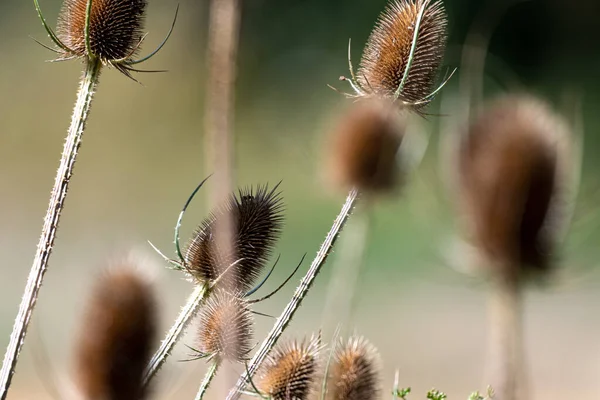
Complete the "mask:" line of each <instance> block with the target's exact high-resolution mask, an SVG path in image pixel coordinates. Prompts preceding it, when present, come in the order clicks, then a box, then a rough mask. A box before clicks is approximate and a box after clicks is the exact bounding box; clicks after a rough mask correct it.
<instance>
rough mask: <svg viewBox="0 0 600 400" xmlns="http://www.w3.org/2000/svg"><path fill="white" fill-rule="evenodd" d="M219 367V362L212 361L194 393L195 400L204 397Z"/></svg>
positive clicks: (200, 399)
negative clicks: (196, 391)
mask: <svg viewBox="0 0 600 400" xmlns="http://www.w3.org/2000/svg"><path fill="white" fill-rule="evenodd" d="M220 365H221V362H220V361H219V360H214V361H213V362H212V363H211V364H210V366H209V367H208V371H206V374H205V375H204V379H203V380H202V383H201V384H200V388H199V389H198V393H196V398H195V400H202V398H203V397H204V394H205V393H206V390H207V389H208V387H209V386H210V383H211V382H212V380H213V378H214V377H215V376H217V371H218V370H219V366H220Z"/></svg>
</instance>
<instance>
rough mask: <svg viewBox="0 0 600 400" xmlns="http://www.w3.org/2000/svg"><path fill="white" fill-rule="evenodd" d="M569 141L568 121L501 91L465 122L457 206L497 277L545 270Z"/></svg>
mask: <svg viewBox="0 0 600 400" xmlns="http://www.w3.org/2000/svg"><path fill="white" fill-rule="evenodd" d="M570 140H571V132H570V129H569V128H568V125H567V122H566V121H564V120H563V118H562V117H560V116H558V115H556V114H555V113H554V111H552V110H551V109H550V107H549V106H548V105H547V104H545V103H544V102H543V101H541V100H539V99H536V98H533V97H530V96H516V95H510V96H505V97H503V98H501V99H499V100H497V101H495V102H494V103H493V104H491V106H489V107H488V108H486V109H485V110H484V111H483V112H482V113H481V115H479V116H478V117H477V118H476V119H475V120H474V121H473V122H472V123H471V125H470V126H469V128H468V131H467V133H466V135H465V136H464V138H463V142H462V145H461V147H460V152H459V160H458V162H459V165H458V171H459V175H460V176H459V184H460V187H461V193H460V195H461V196H462V197H461V199H462V206H463V207H464V211H465V214H466V217H467V221H468V222H469V224H470V229H471V231H470V232H469V233H470V235H471V236H472V240H473V241H474V243H475V244H476V245H477V246H478V247H479V248H480V249H481V250H482V251H483V253H484V254H485V255H486V257H487V258H488V260H489V261H491V262H492V265H495V266H497V270H496V269H494V270H493V271H495V272H496V273H497V274H499V276H500V277H501V278H504V279H511V280H514V279H519V278H520V277H521V276H522V275H527V274H528V273H529V274H530V273H532V272H534V273H535V272H545V271H547V270H548V267H549V263H550V260H551V258H552V256H553V254H554V247H555V237H554V236H555V233H556V231H557V229H560V226H559V225H560V223H557V222H560V221H559V220H560V218H562V215H560V214H561V208H562V206H564V204H561V203H563V202H564V199H563V198H561V196H562V195H563V193H562V192H563V188H564V187H563V185H564V184H565V182H564V178H565V177H566V176H567V174H566V169H567V168H568V167H567V166H566V164H565V161H567V160H568V154H565V151H566V150H567V149H568V142H569V141H570Z"/></svg>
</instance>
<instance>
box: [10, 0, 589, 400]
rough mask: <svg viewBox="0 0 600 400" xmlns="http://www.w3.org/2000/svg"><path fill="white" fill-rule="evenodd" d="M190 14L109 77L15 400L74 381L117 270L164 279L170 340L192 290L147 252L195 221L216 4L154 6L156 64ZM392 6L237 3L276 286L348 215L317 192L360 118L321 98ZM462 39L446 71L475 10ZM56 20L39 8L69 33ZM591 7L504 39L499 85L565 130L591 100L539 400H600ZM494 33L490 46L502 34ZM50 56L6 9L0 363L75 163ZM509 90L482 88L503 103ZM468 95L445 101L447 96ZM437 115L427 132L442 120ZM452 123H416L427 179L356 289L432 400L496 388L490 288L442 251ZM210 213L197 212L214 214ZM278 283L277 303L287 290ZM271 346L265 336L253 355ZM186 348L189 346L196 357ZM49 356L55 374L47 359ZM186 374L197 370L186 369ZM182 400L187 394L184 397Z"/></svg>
mask: <svg viewBox="0 0 600 400" xmlns="http://www.w3.org/2000/svg"><path fill="white" fill-rule="evenodd" d="M177 4H180V16H179V19H178V21H177V25H176V29H175V32H174V34H173V37H172V39H171V41H170V42H169V43H168V45H167V46H166V47H165V49H164V50H163V51H162V52H161V53H159V54H158V55H157V56H156V57H155V58H154V59H153V60H152V61H151V62H150V63H148V64H147V65H146V67H147V68H148V69H163V68H164V69H168V70H169V72H168V73H164V74H143V75H138V76H137V78H139V79H140V80H141V81H142V82H143V85H139V84H137V83H135V82H133V81H130V80H128V79H126V78H125V77H124V76H122V75H120V74H119V73H118V72H116V71H114V70H112V71H111V70H106V71H104V73H103V76H102V77H101V83H100V86H99V90H98V93H97V97H96V101H95V104H94V109H93V111H92V115H91V119H90V121H89V124H88V129H87V131H86V134H85V136H84V140H83V143H84V144H83V146H82V149H81V155H80V158H79V161H78V165H77V167H76V172H75V176H74V179H73V182H72V186H71V190H70V196H69V200H68V202H67V206H66V212H65V213H64V215H63V219H62V222H61V229H60V231H59V236H58V240H57V242H56V246H55V249H54V256H53V258H52V260H51V265H50V272H49V274H48V276H47V280H46V283H45V286H44V288H43V290H42V292H41V297H40V300H39V306H38V309H37V311H36V313H35V314H34V319H35V321H34V324H33V327H32V329H31V333H30V336H29V338H28V340H29V342H28V343H27V345H26V348H25V354H24V357H23V358H22V363H21V364H20V366H19V368H18V370H17V375H16V378H15V381H14V392H13V393H12V397H11V398H13V399H18V398H22V399H31V398H36V399H42V398H49V397H48V388H47V387H46V386H44V382H46V383H48V382H50V381H52V379H53V378H52V375H53V374H56V375H61V376H62V375H63V374H65V373H68V371H69V368H72V363H71V359H70V357H71V354H70V343H71V342H72V340H73V338H74V335H76V333H77V332H76V325H75V322H76V319H77V317H78V313H80V312H81V304H82V302H83V301H84V300H85V295H86V291H87V289H88V287H89V285H90V283H91V281H92V280H94V279H95V277H96V276H98V274H100V273H102V272H101V271H102V268H104V267H105V266H106V265H107V264H108V263H110V262H111V261H114V260H119V259H120V258H122V257H124V256H127V255H129V256H132V257H137V258H138V259H142V260H143V264H144V265H147V266H148V268H149V269H151V270H152V272H153V273H155V274H157V276H158V279H157V285H158V287H159V290H160V293H161V300H162V303H163V305H164V309H163V320H164V326H165V327H166V326H167V325H168V324H170V322H171V321H172V319H173V317H174V315H175V313H176V312H177V310H178V308H179V306H180V305H181V304H182V303H183V301H184V299H185V297H186V296H187V293H188V292H189V291H190V286H189V284H188V283H187V282H185V281H184V280H183V279H182V278H181V276H180V275H179V274H177V273H175V272H172V271H167V270H164V268H162V264H161V261H160V259H159V258H158V257H157V256H156V255H155V254H153V253H152V251H151V250H150V248H149V245H148V244H147V243H146V241H147V240H151V241H152V242H153V243H154V244H156V245H157V246H158V247H159V248H161V249H163V250H164V251H165V252H167V254H171V252H172V248H173V247H172V228H173V225H174V222H175V219H176V217H177V214H178V213H179V209H180V207H181V206H182V203H183V202H184V200H185V199H186V198H187V196H188V194H189V192H190V191H191V190H192V189H193V187H194V186H195V184H196V183H197V182H198V181H199V180H200V179H202V178H203V177H205V176H206V175H207V174H208V173H210V171H205V170H203V168H204V167H203V166H204V165H205V162H204V160H203V154H204V150H203V105H204V103H205V102H206V101H210V99H207V98H205V96H204V85H205V75H206V74H205V71H206V62H205V42H206V27H207V8H208V1H206V0H205V1H200V0H181V1H180V2H179V3H178V2H177V1H175V0H151V1H150V4H149V8H148V18H147V24H146V29H147V30H148V31H149V32H150V35H149V37H148V39H147V41H146V42H145V43H144V50H145V51H150V49H151V48H152V47H153V46H155V45H157V44H158V43H159V42H160V40H161V39H162V35H163V34H165V33H166V31H167V30H168V27H169V24H170V22H171V19H172V17H173V14H174V12H175V8H176V6H177ZM385 4H386V0H345V1H341V0H284V1H275V0H248V1H245V2H243V21H242V29H241V39H240V57H239V64H238V82H237V89H236V107H237V110H236V122H235V153H236V180H237V182H238V183H239V184H240V185H246V184H258V183H264V182H270V183H272V184H275V183H277V182H278V181H280V180H282V184H281V187H282V189H283V193H284V197H285V202H286V208H287V213H286V218H287V220H286V230H285V233H284V235H283V237H282V240H281V242H280V245H279V247H278V252H280V253H281V254H282V260H281V262H280V268H279V269H278V271H276V278H282V277H283V276H284V275H285V274H286V273H287V272H288V271H289V270H290V269H291V268H292V265H295V263H296V262H297V260H298V259H299V258H300V257H301V256H302V254H304V253H305V252H307V253H308V254H309V256H311V255H313V254H314V252H315V251H316V249H317V246H318V245H319V243H320V241H321V240H322V239H323V237H324V235H325V233H326V231H327V229H328V228H329V226H330V223H331V222H332V220H333V218H334V216H335V215H336V213H337V211H338V208H339V206H340V205H341V200H342V197H339V196H337V195H334V194H332V193H331V192H330V191H329V190H327V188H325V187H324V185H323V180H322V174H321V171H320V168H321V158H322V150H321V144H322V141H323V137H324V135H325V134H326V132H327V129H328V128H329V127H330V126H331V125H332V123H334V121H335V118H336V117H337V112H338V111H339V109H340V108H342V107H343V104H345V103H346V100H344V99H343V98H342V96H341V95H339V94H338V93H335V92H334V91H332V90H329V89H328V88H327V87H326V84H327V83H330V84H333V85H334V86H336V87H339V88H342V89H345V88H344V85H343V83H342V82H338V81H337V78H338V77H339V76H340V75H342V74H347V60H346V51H347V43H348V38H350V37H351V38H352V39H353V41H352V48H353V55H354V61H355V64H356V63H358V61H359V59H360V53H361V49H362V46H363V44H364V42H365V41H366V39H367V37H368V35H369V32H370V30H371V28H372V26H373V23H374V22H375V20H376V18H377V16H378V14H379V13H380V12H381V10H382V9H383V8H384V6H385ZM445 5H446V8H447V11H448V16H449V21H450V25H449V28H450V36H449V43H448V49H447V55H446V59H445V63H446V66H447V67H454V66H458V64H459V61H460V51H461V45H462V44H463V43H464V41H465V38H466V35H467V31H468V30H469V28H470V26H471V24H472V23H473V21H474V20H475V19H476V16H477V15H479V13H480V12H481V10H482V7H483V5H484V4H483V2H482V1H476V0H446V1H445ZM60 7H61V1H60V0H44V1H43V2H42V8H43V10H44V12H45V15H46V17H47V19H48V20H49V21H55V20H56V16H57V15H58V12H59V10H60ZM599 14H600V3H598V2H597V1H594V0H580V1H573V0H546V1H542V0H531V1H524V2H521V3H519V4H517V5H515V6H513V7H511V8H510V10H509V11H508V12H507V13H506V14H505V15H504V16H503V17H502V18H501V20H500V22H499V24H498V26H497V27H496V28H495V29H494V27H493V23H492V21H489V23H488V21H485V20H484V22H483V24H484V26H486V27H487V28H489V29H493V32H494V33H493V36H492V38H491V43H490V49H489V50H490V53H491V57H490V65H489V67H490V68H489V70H490V71H491V70H495V71H501V72H502V74H501V75H503V76H504V75H506V76H512V77H517V78H518V80H519V81H520V83H521V84H522V85H523V87H525V88H527V89H528V90H532V91H534V92H535V93H537V94H540V95H541V96H544V97H546V98H547V99H548V100H549V101H550V102H552V103H553V104H555V105H556V107H557V109H559V110H569V106H570V105H571V104H565V101H564V99H565V94H568V93H575V94H576V95H577V96H580V98H581V100H582V103H581V104H582V107H581V112H582V115H583V121H584V128H585V134H586V136H585V151H584V169H583V174H582V179H583V183H582V186H581V197H580V202H579V204H578V208H577V216H576V225H575V228H576V229H575V230H574V232H573V235H571V237H570V239H569V241H568V242H567V244H566V246H565V248H564V252H563V257H562V259H561V268H565V269H568V270H569V271H572V272H571V273H569V274H567V276H568V277H569V279H568V280H567V283H564V282H563V283H560V284H558V285H555V286H552V287H549V288H546V289H545V290H535V291H534V292H533V293H532V294H531V296H530V297H531V298H530V301H529V302H528V307H527V316H526V321H527V323H526V335H527V337H526V341H527V344H528V346H529V347H528V350H527V351H528V361H529V368H530V374H531V379H532V380H531V388H532V390H533V397H532V399H542V398H543V399H545V400H552V399H562V398H565V397H570V398H574V397H581V398H597V397H598V395H599V394H600V383H599V382H600V381H599V380H598V376H599V375H600V343H599V342H598V337H599V333H600V317H599V315H600V314H599V313H598V311H599V304H600V291H599V290H598V289H600V284H599V280H598V278H597V275H595V273H594V268H595V267H596V261H595V260H596V259H597V256H598V250H597V246H596V243H597V237H598V233H599V232H598V229H597V226H598V223H597V222H598V220H597V218H595V214H596V213H595V207H596V204H597V201H598V200H600V197H599V195H598V193H597V188H598V181H597V179H596V176H597V173H598V171H599V168H600V166H599V165H598V159H597V158H596V157H595V155H596V153H597V152H598V151H599V150H600V143H599V141H598V135H597V131H598V128H599V125H600V116H599V114H598V112H597V109H598V106H599V105H600V97H599V96H600V80H599V79H598V71H599V70H600V52H599V51H598V43H597V37H598V36H597V32H598V30H599V29H598V28H600V25H599V22H598V19H597V16H598V15H599ZM488 25H490V26H488ZM29 35H31V36H33V37H35V38H37V39H38V40H42V41H44V42H46V43H47V41H46V40H45V37H44V31H43V29H42V27H41V25H40V23H39V21H38V19H37V16H36V13H35V10H34V7H33V2H31V1H24V0H3V1H2V2H0V37H1V39H0V194H1V199H2V200H1V201H2V207H1V208H0V260H2V263H1V267H0V268H1V274H0V299H1V301H0V347H2V348H4V344H6V343H7V342H8V335H9V332H10V329H11V327H12V320H13V318H14V316H15V314H16V311H17V307H18V303H19V300H20V296H21V292H22V290H23V287H24V284H25V280H26V276H27V273H28V271H29V266H30V263H31V260H32V257H33V253H34V248H35V245H36V243H37V239H38V235H39V229H40V227H41V224H42V217H43V213H44V210H45V207H46V205H47V198H48V194H49V189H50V187H51V184H52V179H53V177H54V173H55V168H56V167H57V166H58V158H59V154H60V151H61V149H62V141H63V139H64V135H65V132H66V129H67V126H68V122H69V117H70V112H71V109H72V105H73V102H74V98H75V90H76V89H77V82H78V78H79V75H80V73H81V72H80V70H81V65H80V64H79V63H78V62H65V63H54V64H50V63H45V62H44V60H48V59H51V58H52V56H53V54H51V53H50V52H48V51H47V50H45V49H43V48H42V47H40V46H38V45H37V44H36V43H35V42H33V41H32V40H31V39H30V38H29V37H28V36H29ZM501 79H502V78H499V77H498V76H488V77H487V79H486V87H488V88H491V89H490V90H491V91H494V92H495V91H497V90H498V88H499V87H500V86H502V85H498V82H499V80H501ZM457 86H458V85H457V79H453V81H452V82H451V83H450V84H449V85H448V87H447V88H446V89H445V93H444V95H443V96H441V97H445V96H451V95H452V94H453V93H454V92H455V91H456V89H457ZM439 104H440V100H436V101H435V102H434V103H433V104H432V106H431V109H430V112H431V113H434V114H435V113H438V112H439ZM447 120H448V116H440V117H433V116H431V117H428V118H426V119H425V120H421V121H420V122H421V123H422V125H423V126H424V128H425V129H427V131H428V132H429V133H431V134H432V136H431V141H430V146H429V148H428V150H427V153H426V155H425V159H424V162H423V164H422V165H421V167H420V168H419V170H418V172H417V174H416V175H415V177H414V179H412V181H411V183H410V184H409V185H408V186H407V187H406V189H405V190H404V192H403V194H402V196H400V197H397V198H393V199H387V200H385V201H384V202H382V203H380V204H378V205H377V207H376V209H375V227H374V236H373V237H372V239H371V242H370V247H369V250H368V256H367V261H366V263H367V265H366V268H365V272H364V275H363V278H362V279H361V285H362V286H361V290H360V291H361V294H360V296H361V303H360V308H359V310H358V311H357V314H356V317H355V324H356V327H357V330H358V331H359V332H360V333H363V334H365V335H366V336H368V337H370V338H371V340H372V341H373V342H374V343H375V344H376V345H377V346H378V347H379V348H380V350H381V351H382V353H383V354H384V355H385V357H384V358H385V372H386V384H391V381H392V377H393V370H394V368H396V367H398V368H400V371H401V384H402V385H405V386H408V385H412V386H413V389H414V390H413V393H415V392H416V393H424V391H425V390H427V389H429V388H430V387H432V386H436V387H438V388H440V389H443V390H446V391H447V392H448V393H449V394H450V395H451V396H452V398H466V396H467V394H468V393H469V392H470V391H471V390H475V389H478V388H482V389H483V388H484V385H485V382H483V380H482V379H483V376H482V367H483V365H484V361H485V354H484V345H485V332H484V330H483V326H484V318H485V307H484V304H483V303H484V302H483V295H482V290H483V288H482V286H481V285H480V284H479V283H478V282H477V281H473V280H469V279H467V278H465V277H463V276H462V275H460V274H458V273H456V272H454V271H453V270H452V269H451V268H450V267H449V266H448V265H447V262H445V261H444V259H445V256H444V248H445V246H446V245H447V243H448V240H449V238H450V237H451V236H452V235H453V234H454V233H453V232H454V230H455V228H454V226H453V221H452V214H451V210H450V209H449V204H448V202H447V200H446V198H445V197H444V196H445V195H444V190H443V185H442V181H441V177H440V172H439V171H440V168H442V169H443V168H444V166H443V165H442V166H441V165H440V164H439V163H440V162H439V160H438V144H437V141H438V140H437V138H438V132H439V130H440V128H441V127H442V128H443V126H444V123H445V121H447ZM200 197H202V196H200ZM204 204H205V202H204V199H202V198H200V199H199V200H198V201H197V202H196V203H194V205H193V206H192V208H191V209H190V211H189V213H188V217H187V219H186V221H185V222H184V224H185V226H184V232H185V234H189V233H190V232H191V231H192V229H193V228H194V225H195V224H197V223H199V222H200V220H201V218H202V217H203V216H204V215H206V212H207V210H206V209H205V207H204ZM328 279H329V269H328V268H325V269H324V273H323V275H321V276H320V277H319V279H318V280H317V284H316V285H315V290H314V293H313V294H312V295H310V296H309V297H308V299H307V301H306V302H305V305H304V306H303V309H302V310H301V311H300V313H299V314H298V317H297V319H296V320H295V322H294V323H293V325H292V329H290V332H289V333H288V335H290V334H297V335H299V334H304V333H306V332H310V331H312V330H316V329H318V325H319V324H320V322H321V315H320V312H321V305H322V303H323V301H324V290H325V289H326V287H327V281H328ZM275 281H277V279H274V280H273V282H272V283H271V285H275ZM293 289H294V286H293V285H289V287H287V288H286V289H285V290H284V291H283V292H282V293H281V294H279V295H277V296H276V297H275V298H274V299H273V300H271V301H270V302H268V304H265V305H264V306H261V310H260V311H263V312H267V313H272V314H273V315H277V314H279V312H280V310H281V308H282V307H283V304H284V301H286V299H287V298H288V297H289V295H290V294H291V293H292V291H293ZM270 326H271V321H270V320H269V319H266V320H259V322H258V328H257V330H258V335H259V336H258V337H261V334H262V333H264V332H266V331H267V329H269V328H270ZM187 343H193V338H191V337H190V338H188V339H187ZM44 353H47V354H48V356H49V359H50V360H51V361H47V360H44V359H43V357H42V356H43V355H44ZM176 357H177V358H179V359H182V358H185V350H181V351H180V353H178V354H177V355H176ZM203 368H204V366H203V365H202V363H201V362H197V363H194V364H185V363H172V364H171V366H170V367H169V369H168V370H166V371H165V372H164V373H163V375H162V378H163V379H162V383H163V384H162V389H161V393H162V392H164V393H165V394H169V393H170V394H172V393H177V394H178V398H186V396H187V397H191V396H192V393H193V392H194V391H195V388H196V387H197V382H198V381H199V379H200V376H201V375H200V372H201V370H202V369H203ZM173 391H177V392H173Z"/></svg>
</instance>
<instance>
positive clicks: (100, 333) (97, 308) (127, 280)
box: [75, 267, 157, 400]
mask: <svg viewBox="0 0 600 400" xmlns="http://www.w3.org/2000/svg"><path fill="white" fill-rule="evenodd" d="M156 324H157V320H156V309H155V299H154V296H153V293H152V291H151V288H150V286H149V284H148V283H147V282H146V281H145V280H144V279H142V278H141V277H140V276H139V275H138V274H136V273H135V272H134V270H133V269H130V268H128V267H126V268H123V267H122V268H120V269H119V270H114V271H111V272H110V273H109V274H107V275H106V276H103V277H102V278H101V279H99V281H98V282H97V283H96V285H95V287H94V288H93V290H92V296H91V299H90V301H89V303H88V304H87V312H86V314H85V316H84V317H83V321H82V324H81V332H80V334H79V340H78V342H77V343H76V350H75V355H76V367H77V372H76V373H77V381H78V383H79V386H80V389H81V390H82V392H83V395H84V397H85V398H86V399H107V400H142V399H145V398H146V396H147V393H146V391H145V390H144V389H143V387H142V377H143V372H144V369H145V367H146V364H147V363H148V361H149V360H150V356H151V354H152V353H151V351H152V345H153V341H154V337H155V335H156Z"/></svg>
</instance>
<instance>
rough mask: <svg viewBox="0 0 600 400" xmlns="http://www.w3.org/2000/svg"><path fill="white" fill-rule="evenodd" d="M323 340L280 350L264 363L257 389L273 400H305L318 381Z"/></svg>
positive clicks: (291, 344) (306, 342)
mask: <svg viewBox="0 0 600 400" xmlns="http://www.w3.org/2000/svg"><path fill="white" fill-rule="evenodd" d="M320 350H321V339H320V336H312V337H311V338H310V340H309V341H303V342H302V343H298V342H295V341H294V342H290V343H288V344H286V345H283V346H280V347H277V348H276V349H274V350H273V352H272V354H271V355H269V357H268V358H267V359H266V360H265V362H264V364H263V367H262V372H261V375H260V380H259V382H258V389H259V390H260V391H261V392H262V393H263V394H266V395H267V396H270V398H272V399H273V400H305V399H308V398H309V396H310V394H311V392H312V390H313V389H314V385H315V382H316V380H317V370H318V357H319V352H320Z"/></svg>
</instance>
